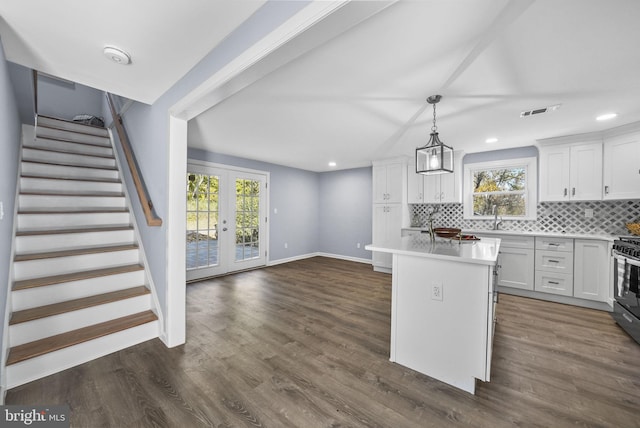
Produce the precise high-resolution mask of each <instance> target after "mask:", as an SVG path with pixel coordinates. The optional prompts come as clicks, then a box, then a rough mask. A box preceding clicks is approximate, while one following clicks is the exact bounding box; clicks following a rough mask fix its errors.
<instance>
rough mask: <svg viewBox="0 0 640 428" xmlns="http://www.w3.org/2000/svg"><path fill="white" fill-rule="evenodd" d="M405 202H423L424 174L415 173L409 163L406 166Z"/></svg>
mask: <svg viewBox="0 0 640 428" xmlns="http://www.w3.org/2000/svg"><path fill="white" fill-rule="evenodd" d="M407 202H408V203H410V204H421V203H423V202H424V175H422V174H416V172H415V168H414V170H412V169H411V164H410V165H409V167H408V168H407Z"/></svg>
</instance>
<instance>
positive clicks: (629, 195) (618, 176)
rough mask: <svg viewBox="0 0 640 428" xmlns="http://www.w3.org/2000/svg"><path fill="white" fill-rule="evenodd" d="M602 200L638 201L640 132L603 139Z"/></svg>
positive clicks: (639, 194)
mask: <svg viewBox="0 0 640 428" xmlns="http://www.w3.org/2000/svg"><path fill="white" fill-rule="evenodd" d="M604 199H607V200H609V199H640V132H634V133H629V134H626V135H617V136H614V137H610V138H607V137H605V142H604Z"/></svg>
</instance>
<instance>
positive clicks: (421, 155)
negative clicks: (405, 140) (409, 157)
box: [416, 132, 453, 175]
mask: <svg viewBox="0 0 640 428" xmlns="http://www.w3.org/2000/svg"><path fill="white" fill-rule="evenodd" d="M447 172H453V149H452V148H451V147H449V146H447V145H446V144H444V143H443V142H442V141H440V139H439V138H438V133H437V132H432V133H431V138H429V142H428V143H427V145H426V146H423V147H418V148H417V149H416V173H418V174H425V175H434V174H444V173H447Z"/></svg>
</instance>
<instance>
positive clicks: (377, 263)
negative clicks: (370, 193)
mask: <svg viewBox="0 0 640 428" xmlns="http://www.w3.org/2000/svg"><path fill="white" fill-rule="evenodd" d="M372 221H373V230H372V232H373V236H372V238H373V242H374V243H375V244H383V243H385V242H389V241H390V240H393V239H397V238H399V237H400V234H401V229H402V206H401V204H375V205H374V206H373V218H372ZM372 264H373V269H374V270H377V271H382V272H391V265H392V256H391V254H390V253H380V252H377V251H374V252H373V254H372Z"/></svg>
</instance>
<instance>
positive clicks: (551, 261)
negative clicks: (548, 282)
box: [549, 260, 560, 263]
mask: <svg viewBox="0 0 640 428" xmlns="http://www.w3.org/2000/svg"><path fill="white" fill-rule="evenodd" d="M549 263H560V260H549Z"/></svg>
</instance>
